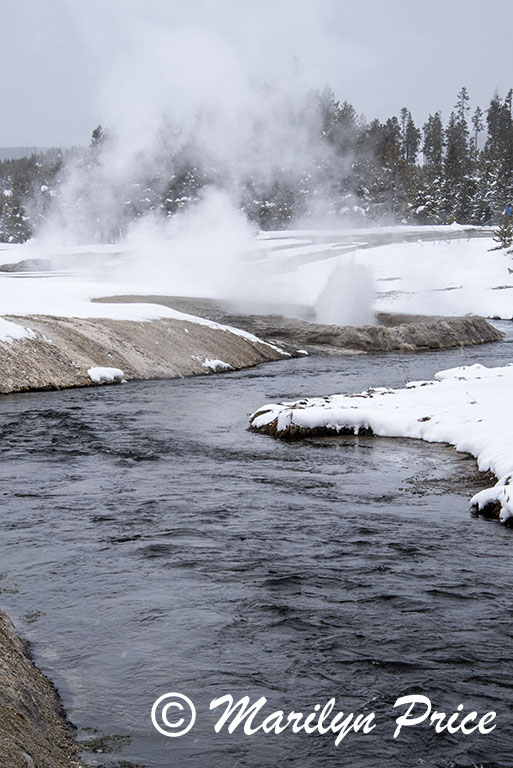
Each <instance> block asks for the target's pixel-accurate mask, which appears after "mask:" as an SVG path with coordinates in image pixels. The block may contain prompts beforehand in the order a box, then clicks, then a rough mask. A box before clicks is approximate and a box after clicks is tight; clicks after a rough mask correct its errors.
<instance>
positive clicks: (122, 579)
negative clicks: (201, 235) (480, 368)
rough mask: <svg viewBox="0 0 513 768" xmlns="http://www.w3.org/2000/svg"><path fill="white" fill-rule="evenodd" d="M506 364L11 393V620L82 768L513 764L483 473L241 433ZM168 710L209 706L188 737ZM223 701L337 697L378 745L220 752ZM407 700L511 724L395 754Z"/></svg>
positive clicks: (421, 741) (440, 454) (7, 547)
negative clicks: (333, 398) (74, 738)
mask: <svg viewBox="0 0 513 768" xmlns="http://www.w3.org/2000/svg"><path fill="white" fill-rule="evenodd" d="M510 325H511V324H510ZM504 327H507V326H506V325H504ZM508 328H509V326H508ZM512 353H513V346H512V343H511V336H510V340H509V341H507V342H503V343H501V344H494V345H487V346H486V347H478V348H473V349H470V350H465V351H464V352H461V351H460V350H455V351H454V350H453V351H445V352H436V353H433V352H430V353H424V354H416V355H412V354H410V355H399V354H396V355H388V356H387V357H381V356H373V355H369V356H363V355H355V356H347V357H344V358H320V357H317V358H308V359H302V360H290V361H283V362H279V363H275V364H269V365H266V366H263V367H260V368H258V369H253V370H249V371H243V372H237V373H230V374H225V375H218V376H215V377H200V378H195V379H186V380H175V381H152V382H142V383H131V384H128V385H125V386H118V387H102V388H96V389H89V390H69V391H63V392H52V393H34V394H24V395H12V396H8V397H3V398H2V401H1V410H2V418H1V436H2V439H1V442H0V451H1V462H0V492H1V499H2V536H1V540H0V579H1V580H0V594H1V597H0V601H1V602H0V605H1V607H2V608H4V609H5V610H6V611H7V612H8V613H9V614H10V615H11V616H12V618H13V619H14V620H15V622H16V625H17V628H18V631H19V632H20V633H21V634H22V635H23V636H25V637H27V638H29V639H30V640H31V641H32V648H33V653H34V656H35V659H36V662H37V663H38V665H39V666H40V667H41V668H42V669H43V671H44V672H45V673H46V674H48V675H49V677H50V678H51V679H52V680H53V681H54V682H55V683H56V685H57V687H58V688H59V690H60V693H61V695H62V698H63V701H64V705H65V708H66V709H67V712H68V714H69V716H70V719H71V720H72V721H73V722H74V723H75V724H76V725H77V727H78V729H79V732H78V736H79V738H80V739H82V740H88V739H93V741H92V743H91V747H92V749H93V750H97V751H89V752H88V753H86V759H87V760H88V762H90V763H91V764H93V765H109V766H111V765H119V766H127V765H134V764H135V765H142V766H147V767H148V768H164V767H165V766H180V768H181V767H182V766H183V768H210V767H211V766H219V767H220V768H235V766H252V767H254V768H264V767H265V766H272V767H273V768H277V767H278V766H296V767H297V768H313V767H314V766H315V767H316V768H318V767H319V766H320V767H321V768H322V767H323V766H337V767H340V766H352V767H355V768H374V767H375V766H376V767H378V766H380V767H381V766H394V768H396V767H398V766H399V767H400V768H402V767H403V766H404V768H410V767H411V766H416V765H426V766H456V765H457V766H470V765H474V764H484V765H487V766H492V765H493V766H513V757H512V756H511V755H512V754H513V736H512V733H511V717H512V714H513V706H512V695H511V694H512V677H511V661H510V657H511V649H512V628H513V618H512V614H513V610H512V603H511V593H510V584H511V580H512V577H513V557H512V547H513V538H512V537H513V533H512V532H511V531H508V530H505V529H503V528H502V527H501V526H499V525H498V524H496V523H492V522H487V521H484V520H481V519H473V518H471V517H470V516H469V514H468V511H467V508H468V498H469V496H470V495H471V494H472V493H474V492H475V491H476V490H479V489H480V488H481V487H483V479H482V478H481V477H480V476H479V474H478V473H477V471H476V465H475V461H474V460H473V459H471V458H469V457H468V456H464V455H461V454H458V453H457V452H456V451H455V450H453V449H452V448H450V447H447V446H440V445H427V444H424V443H420V442H416V441H407V440H399V439H393V440H392V439H373V438H362V437H360V438H357V437H355V438H353V437H350V438H348V437H345V438H326V439H310V440H306V441H304V442H300V443H293V444H290V443H285V442H280V441H275V440H272V439H270V438H268V437H264V436H261V435H257V434H252V433H249V432H248V431H247V417H248V414H249V413H250V412H251V411H252V410H255V409H256V408H257V407H258V406H260V405H262V404H263V403H265V402H269V401H275V400H276V399H283V398H287V399H290V398H297V397H301V396H305V395H317V394H331V393H334V392H354V391H360V390H362V389H365V388H367V387H368V386H370V385H375V386H376V385H391V386H403V385H404V384H405V382H406V381H408V380H411V379H421V378H431V377H432V375H433V374H434V373H435V372H436V371H437V370H440V369H442V368H447V367H451V366H454V365H459V364H461V363H471V362H474V361H480V362H484V363H486V364H488V365H490V364H492V365H493V364H502V363H504V362H509V361H510V360H513V354H512ZM167 691H178V692H181V693H184V694H186V695H188V696H189V697H190V698H191V699H192V700H193V701H194V703H195V705H196V708H197V713H198V714H197V722H196V725H195V727H194V728H193V729H192V730H191V731H190V732H189V733H188V734H187V735H186V736H184V737H182V738H180V739H170V738H166V737H164V736H162V735H160V734H159V733H157V731H156V730H155V729H154V728H153V726H152V725H151V721H150V710H151V706H152V703H153V701H154V700H155V699H156V698H157V697H158V696H159V695H161V694H163V693H165V692H167ZM228 692H229V693H232V694H233V695H234V696H236V697H239V696H242V695H248V696H250V697H251V699H252V700H256V699H257V698H259V697H260V696H266V697H267V698H268V704H267V705H266V709H265V714H269V713H270V712H271V711H273V710H277V709H283V710H284V711H285V712H287V713H288V712H289V711H291V710H292V709H294V710H296V711H298V710H300V711H304V712H305V713H306V712H309V711H311V710H312V708H313V706H314V705H315V704H317V703H320V704H324V703H325V702H326V701H327V700H328V699H330V698H331V697H335V698H336V700H337V707H336V709H337V711H338V710H344V711H345V712H355V713H358V712H365V713H369V712H375V713H376V719H377V726H376V728H375V730H374V731H373V732H372V733H371V734H369V735H362V734H351V733H350V734H348V736H346V738H345V739H344V740H343V741H342V742H341V744H340V745H339V746H338V747H336V746H335V745H334V738H333V737H332V736H319V735H317V736H307V735H304V734H288V733H287V732H286V733H283V734H281V735H279V736H278V735H273V734H269V735H265V734H262V733H259V734H257V735H254V736H252V737H249V736H245V735H244V734H243V733H240V732H239V731H240V729H239V731H236V732H235V733H234V734H232V735H230V734H227V733H225V732H224V731H223V732H221V733H219V734H216V733H215V732H214V729H213V725H214V722H215V720H216V719H217V717H218V716H219V714H220V712H219V711H217V712H216V713H215V716H214V713H211V712H209V709H208V705H209V702H210V700H211V699H213V698H214V697H215V696H220V695H223V694H225V693H228ZM414 692H417V693H422V694H424V695H426V696H428V697H430V698H431V700H432V702H433V706H434V707H435V708H437V709H439V710H440V709H442V710H443V711H446V712H453V711H454V709H455V708H456V706H457V705H458V704H459V703H460V702H461V703H463V704H464V705H465V711H467V710H468V709H473V708H475V709H476V710H477V711H478V712H479V713H480V714H481V713H485V712H488V711H490V710H496V711H497V713H498V718H497V723H498V725H497V728H496V729H495V730H494V731H493V732H492V733H491V734H489V735H488V736H482V735H478V736H475V735H472V736H467V737H465V736H462V735H461V734H456V735H454V736H447V735H446V734H436V733H434V732H433V729H432V728H428V727H427V726H425V725H424V724H423V725H421V726H418V727H416V728H409V729H407V730H404V731H403V732H402V733H401V735H400V737H399V738H398V739H397V740H394V739H393V738H392V734H393V730H394V727H395V723H394V719H395V717H396V716H397V715H398V712H397V711H395V710H394V709H393V704H394V702H395V700H396V698H397V697H398V696H403V695H407V694H410V693H414ZM98 750H101V751H98Z"/></svg>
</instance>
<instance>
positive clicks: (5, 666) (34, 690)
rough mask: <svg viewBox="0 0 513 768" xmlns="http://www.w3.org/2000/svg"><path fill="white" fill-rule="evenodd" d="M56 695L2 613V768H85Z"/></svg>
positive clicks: (0, 721)
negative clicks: (82, 767)
mask: <svg viewBox="0 0 513 768" xmlns="http://www.w3.org/2000/svg"><path fill="white" fill-rule="evenodd" d="M77 755H78V748H77V746H76V744H75V742H74V741H73V730H72V728H71V726H70V725H69V724H68V723H67V722H66V720H65V718H64V714H63V712H62V708H61V704H60V700H59V698H58V695H57V692H56V691H55V689H54V687H53V686H52V684H51V683H50V682H49V680H47V678H46V677H45V676H44V675H43V674H42V673H41V672H40V671H39V670H38V669H37V668H36V667H35V666H34V664H33V663H32V661H31V660H30V658H29V656H28V654H27V650H26V647H25V645H24V644H23V643H22V641H21V640H20V639H19V638H18V637H17V636H16V634H15V631H14V627H13V625H12V623H11V621H10V620H9V618H8V617H7V616H6V615H5V613H3V612H2V611H0V765H2V767H3V768H4V767H5V768H80V767H81V766H82V765H83V764H82V763H81V762H80V760H79V759H78V757H77Z"/></svg>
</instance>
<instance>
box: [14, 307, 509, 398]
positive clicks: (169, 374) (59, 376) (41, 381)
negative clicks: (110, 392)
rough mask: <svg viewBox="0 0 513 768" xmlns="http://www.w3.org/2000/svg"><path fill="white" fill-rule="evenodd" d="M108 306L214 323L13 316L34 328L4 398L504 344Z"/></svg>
mask: <svg viewBox="0 0 513 768" xmlns="http://www.w3.org/2000/svg"><path fill="white" fill-rule="evenodd" d="M98 301H99V302H100V303H101V302H108V303H126V304H128V303H141V302H144V303H146V304H159V305H161V306H163V307H166V311H169V308H171V309H173V310H177V311H179V312H183V313H186V314H191V313H193V314H194V315H195V316H198V317H200V318H205V320H198V319H197V317H196V318H194V317H192V318H191V319H181V318H180V319H175V318H171V317H162V318H159V319H153V320H145V321H134V320H114V319H109V318H102V317H98V318H73V317H53V316H47V315H28V316H8V317H5V318H4V319H5V320H7V321H10V322H14V323H16V324H17V325H19V326H22V329H27V333H26V334H25V337H24V338H13V339H7V340H4V341H0V361H1V362H0V393H3V394H8V393H13V392H26V391H31V390H38V389H62V388H68V387H85V386H91V385H93V384H94V383H95V382H93V381H92V380H91V377H90V376H89V374H88V370H89V369H90V368H93V367H107V368H116V369H120V370H121V371H122V372H123V375H124V379H125V380H127V381H128V380H137V379H154V378H180V377H183V376H193V375H198V374H207V373H213V372H215V371H218V370H240V369H242V368H248V367H251V366H254V365H257V364H259V363H263V362H271V361H275V360H281V359H284V358H286V357H297V356H300V355H301V354H304V353H305V352H304V351H305V350H306V351H307V352H308V354H328V355H346V354H355V353H366V352H367V353H369V352H374V353H384V352H392V351H402V352H416V351H420V350H426V349H446V348H450V347H460V346H461V347H463V346H469V345H474V344H483V343H488V342H493V341H500V340H501V339H502V336H503V334H502V333H501V332H500V331H498V330H497V329H496V328H494V327H493V326H492V325H491V324H490V323H489V322H488V321H487V320H485V319H484V318H482V317H420V316H413V315H385V314H383V315H378V316H377V318H376V324H375V325H366V326H361V327H355V326H334V325H322V324H319V323H316V322H311V319H310V318H308V319H297V317H293V316H292V317H289V316H285V315H280V314H275V313H271V314H265V315H260V314H258V315H256V314H244V313H242V312H237V311H235V310H234V309H233V307H231V306H230V305H228V304H227V303H226V302H219V301H214V300H211V299H190V298H183V297H169V296H145V297H141V296H114V297H108V298H107V299H100V300H98Z"/></svg>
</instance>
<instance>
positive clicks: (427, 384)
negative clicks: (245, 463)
mask: <svg viewBox="0 0 513 768" xmlns="http://www.w3.org/2000/svg"><path fill="white" fill-rule="evenodd" d="M512 387H513V364H509V365H506V366H502V367H496V368H487V367H485V366H483V365H480V364H475V365H470V366H461V367H458V368H451V369H448V370H446V371H440V372H439V373H437V374H436V375H435V379H434V380H433V381H412V382H410V383H409V384H407V385H406V387H405V388H404V389H389V388H376V389H369V390H367V391H366V392H362V393H360V394H355V395H332V396H329V397H324V398H308V399H303V400H298V401H296V402H284V403H271V404H267V405H263V406H261V407H260V408H259V409H258V410H257V411H255V412H254V413H253V414H252V415H251V416H250V428H251V429H252V430H255V431H258V432H263V433H265V434H268V435H272V436H274V437H279V438H282V439H288V440H293V439H299V438H303V437H308V436H312V435H329V434H333V433H336V434H355V435H357V434H359V433H362V432H364V433H366V434H372V435H376V436H382V437H408V438H415V439H421V440H425V441H427V442H431V443H432V442H437V443H448V444H450V445H453V446H454V447H455V448H456V450H457V451H460V452H464V453H470V454H471V455H472V456H474V457H475V458H476V459H477V463H478V467H479V469H480V470H481V471H482V472H487V471H488V472H492V473H493V474H494V475H495V477H496V478H499V479H498V481H497V483H496V484H495V485H494V486H493V487H491V488H487V489H485V490H484V491H480V492H479V493H477V494H476V495H475V496H473V497H472V499H471V500H470V509H471V511H472V512H473V513H476V514H478V513H482V514H483V515H486V516H489V517H496V518H498V519H499V520H500V522H501V523H504V524H506V525H508V526H511V525H512V524H513V446H512V443H511V434H512V432H513V411H512V410H511V409H508V408H507V407H506V404H507V402H508V396H509V395H510V393H511V391H512Z"/></svg>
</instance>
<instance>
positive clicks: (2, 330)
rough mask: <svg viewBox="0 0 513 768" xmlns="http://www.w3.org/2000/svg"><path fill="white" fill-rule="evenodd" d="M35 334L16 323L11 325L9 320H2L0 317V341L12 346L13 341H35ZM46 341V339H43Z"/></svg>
mask: <svg viewBox="0 0 513 768" xmlns="http://www.w3.org/2000/svg"><path fill="white" fill-rule="evenodd" d="M35 338H36V334H35V333H34V331H33V330H32V329H31V328H25V327H24V326H23V325H18V323H12V322H11V321H10V320H4V318H3V317H0V341H5V342H7V344H12V342H13V341H14V340H15V339H35ZM45 341H47V339H45Z"/></svg>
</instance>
